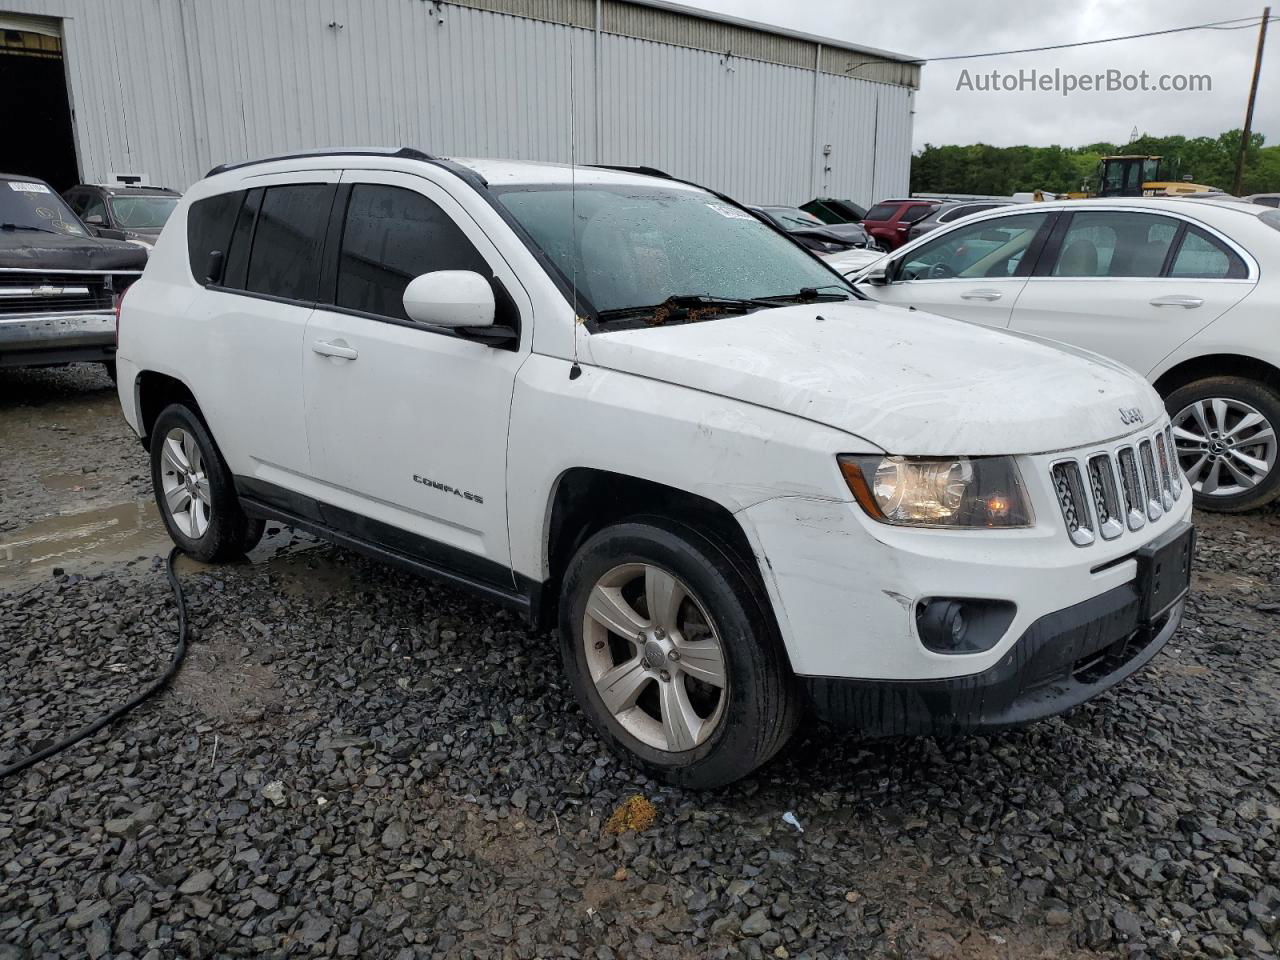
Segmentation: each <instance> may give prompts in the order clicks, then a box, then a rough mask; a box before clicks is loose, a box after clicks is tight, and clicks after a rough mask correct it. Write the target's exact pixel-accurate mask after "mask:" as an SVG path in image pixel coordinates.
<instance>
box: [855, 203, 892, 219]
mask: <svg viewBox="0 0 1280 960" xmlns="http://www.w3.org/2000/svg"><path fill="white" fill-rule="evenodd" d="M897 212H898V205H897V204H896V203H877V204H876V205H875V206H874V207H872V208H871V209H870V210H868V211H867V215H866V216H865V217H863V218H862V219H863V220H890V219H892V218H893V215H894V214H895V213H897Z"/></svg>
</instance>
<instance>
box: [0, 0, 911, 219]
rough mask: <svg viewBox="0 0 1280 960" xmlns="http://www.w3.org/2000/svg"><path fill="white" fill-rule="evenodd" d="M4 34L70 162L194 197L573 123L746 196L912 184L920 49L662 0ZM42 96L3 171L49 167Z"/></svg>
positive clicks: (158, 10)
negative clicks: (294, 169) (378, 149)
mask: <svg viewBox="0 0 1280 960" xmlns="http://www.w3.org/2000/svg"><path fill="white" fill-rule="evenodd" d="M0 29H2V30H3V37H4V43H3V44H2V45H0V79H2V78H6V77H7V78H12V77H13V76H15V75H17V74H15V72H14V71H15V70H17V69H18V68H19V67H22V68H23V69H25V67H24V65H23V64H22V63H19V61H18V59H17V56H16V55H17V54H18V53H19V52H21V53H22V54H23V55H24V56H27V57H28V58H29V59H30V60H31V61H34V60H36V59H41V60H43V61H49V60H51V59H60V63H61V67H62V73H63V75H64V76H65V86H63V87H61V88H60V89H55V90H52V91H49V92H48V93H47V96H48V98H49V99H50V102H49V103H48V104H45V110H46V113H50V114H54V113H57V112H58V108H59V107H60V106H61V109H62V113H63V114H65V113H66V111H65V101H67V100H69V102H70V105H71V114H70V122H69V127H70V130H69V133H68V136H67V138H66V143H67V146H66V148H65V149H66V150H67V151H72V152H73V154H74V156H73V157H72V156H67V157H64V158H63V159H64V160H65V161H67V162H68V163H70V162H72V161H74V164H75V166H74V172H75V173H76V174H77V175H78V176H79V178H80V179H81V180H85V181H104V180H109V179H113V178H114V177H115V176H116V175H118V174H122V173H123V174H129V173H136V174H142V175H143V176H144V177H145V178H146V179H147V181H148V182H151V183H156V184H163V185H166V186H171V187H175V188H178V189H185V188H186V187H187V186H188V185H190V184H191V183H192V182H194V181H195V180H197V179H199V178H200V177H201V176H203V175H204V173H205V171H207V170H208V169H209V168H210V167H212V166H213V165H215V164H217V163H221V162H224V161H235V160H242V159H248V158H252V157H260V156H266V155H270V154H276V153H288V152H290V151H296V150H301V149H308V148H313V147H323V146H340V145H346V146H351V145H358V144H360V145H364V144H378V145H408V146H414V147H419V148H421V149H424V150H427V151H430V152H433V153H437V154H441V155H446V156H448V155H452V156H498V157H512V158H520V159H540V160H559V161H567V160H569V159H570V139H571V138H570V133H571V130H572V141H573V144H574V148H575V149H574V151H573V154H574V159H575V160H576V161H577V162H579V163H594V162H600V163H615V164H628V165H646V166H653V167H658V168H660V169H663V170H666V171H668V172H670V173H672V174H674V175H676V176H679V177H684V178H687V179H691V180H695V181H697V182H700V183H703V184H706V185H707V186H711V187H715V188H718V189H720V190H723V191H726V192H728V193H730V194H732V195H733V196H735V197H737V198H739V199H741V200H744V201H748V202H755V203H800V202H803V201H805V200H809V199H811V198H812V197H814V196H834V197H842V198H849V199H853V200H856V201H858V202H861V203H864V204H867V203H870V202H872V201H874V200H877V199H880V198H881V197H886V196H890V195H897V194H903V193H905V192H906V191H907V188H908V176H909V171H910V154H911V114H912V102H913V94H914V91H915V90H916V89H917V88H918V85H919V77H920V68H919V67H918V66H917V65H915V64H913V63H912V62H911V61H910V59H909V58H906V57H902V56H900V55H897V54H891V53H886V52H884V51H881V50H873V49H870V48H864V47H859V46H856V45H853V44H847V43H838V42H834V41H830V40H825V39H822V38H819V37H813V36H808V35H804V34H797V33H793V32H788V31H785V30H780V29H774V28H770V27H765V26H761V25H759V24H752V23H748V22H746V21H739V20H734V19H730V18H725V17H719V16H712V15H708V14H704V13H700V12H698V11H695V10H692V9H690V8H686V7H679V6H675V5H673V4H668V3H664V2H658V0H642V2H633V0H447V2H441V0H0ZM33 69H34V68H33ZM42 69H44V70H45V71H46V75H47V71H48V70H50V69H52V68H51V67H50V65H49V64H48V63H47V62H45V63H44V65H43V67H42ZM33 85H34V87H35V88H38V89H39V90H41V91H44V90H46V88H48V87H50V86H57V85H56V84H51V83H48V82H43V81H41V82H39V83H34V84H33ZM40 96H46V94H45V93H41V94H40ZM58 98H62V100H63V103H62V104H59V103H58V102H56V101H57V100H58ZM6 100H8V101H10V102H9V103H8V104H7V105H6V104H5V102H4V101H6ZM16 101H21V102H16ZM29 103H30V97H28V98H26V99H25V100H24V99H23V98H10V97H0V128H2V129H4V130H5V131H6V139H9V140H10V144H9V146H8V147H7V148H6V149H5V150H4V151H3V154H2V155H0V167H4V166H5V165H6V164H8V165H9V166H10V167H12V166H13V165H15V164H17V163H25V164H26V165H27V166H28V167H29V166H31V165H32V164H33V163H46V164H47V163H49V162H51V161H48V160H39V159H36V160H33V159H32V155H30V154H24V153H21V152H20V151H22V150H27V149H29V145H24V144H23V143H22V142H21V140H22V138H21V136H20V135H17V134H15V133H14V131H16V130H23V129H30V126H29V124H30V123H31V122H32V121H29V120H28V121H27V125H25V126H24V125H23V123H22V118H21V117H15V116H12V114H13V113H14V111H17V110H21V109H23V105H24V104H28V105H29ZM571 104H572V110H571ZM4 112H7V113H9V114H11V116H8V117H6V116H4ZM14 121H16V122H17V125H13V123H14ZM63 124H64V126H67V125H68V124H67V121H66V120H65V119H64V120H63ZM32 139H35V138H32ZM43 142H44V144H45V147H44V148H43V150H44V151H45V153H48V152H49V151H50V150H54V149H56V148H55V147H50V146H49V144H51V143H55V142H56V137H54V138H51V137H49V136H45V137H44V138H43ZM15 151H18V153H15ZM15 156H17V157H18V159H16V160H15V159H14V157H15ZM11 172H23V173H35V174H37V175H43V174H42V173H41V170H40V169H22V170H13V171H11ZM46 178H47V179H49V180H50V181H51V182H54V184H55V186H57V187H59V188H63V187H65V186H67V185H69V184H66V183H57V182H56V177H55V176H54V175H46Z"/></svg>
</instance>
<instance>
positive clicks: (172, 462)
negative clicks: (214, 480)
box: [160, 427, 213, 540]
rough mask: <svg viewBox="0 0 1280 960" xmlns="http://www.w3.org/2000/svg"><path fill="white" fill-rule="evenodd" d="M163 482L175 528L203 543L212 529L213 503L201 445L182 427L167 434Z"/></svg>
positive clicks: (162, 456)
mask: <svg viewBox="0 0 1280 960" xmlns="http://www.w3.org/2000/svg"><path fill="white" fill-rule="evenodd" d="M160 483H161V486H162V488H163V490H164V502H165V508H166V509H167V510H168V511H169V516H170V517H171V518H172V520H173V523H174V526H176V527H177V528H178V529H179V530H180V531H181V532H182V533H184V534H185V535H186V536H188V537H190V538H191V539H192V540H199V539H200V538H201V537H203V536H204V534H205V531H206V530H208V529H209V521H210V519H211V518H212V516H213V501H212V499H211V497H210V494H209V477H208V474H206V473H205V469H204V458H203V457H202V456H201V454H200V445H199V444H198V443H197V442H196V438H195V437H194V436H192V434H190V433H189V432H187V431H186V430H183V429H182V428H181V427H174V428H173V429H172V430H170V431H169V432H168V433H167V434H166V435H165V438H164V446H163V447H162V448H161V450H160Z"/></svg>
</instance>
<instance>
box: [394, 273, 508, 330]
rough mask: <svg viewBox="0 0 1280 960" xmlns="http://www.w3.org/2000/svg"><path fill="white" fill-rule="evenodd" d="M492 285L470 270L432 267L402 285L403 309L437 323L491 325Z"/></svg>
mask: <svg viewBox="0 0 1280 960" xmlns="http://www.w3.org/2000/svg"><path fill="white" fill-rule="evenodd" d="M496 309H497V307H496V304H495V303H494V299H493V287H491V286H490V285H489V281H488V280H486V279H485V278H484V277H482V276H480V274H478V273H475V272H474V271H471V270H434V271H432V272H431V273H424V274H422V275H421V276H417V277H414V278H413V279H412V280H410V281H409V285H408V286H407V287H405V288H404V312H405V313H406V314H408V316H409V319H410V320H413V321H414V322H416V323H426V324H431V325H433V326H437V327H492V326H493V318H494V314H495V312H496Z"/></svg>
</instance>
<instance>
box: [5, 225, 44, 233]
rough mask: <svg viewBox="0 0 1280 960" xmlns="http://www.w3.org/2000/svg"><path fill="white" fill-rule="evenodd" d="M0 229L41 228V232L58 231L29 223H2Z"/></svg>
mask: <svg viewBox="0 0 1280 960" xmlns="http://www.w3.org/2000/svg"><path fill="white" fill-rule="evenodd" d="M0 230H39V231H40V232H41V233H57V232H58V231H57V230H50V229H49V228H48V227H34V226H32V225H31V224H29V223H0Z"/></svg>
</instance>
